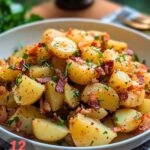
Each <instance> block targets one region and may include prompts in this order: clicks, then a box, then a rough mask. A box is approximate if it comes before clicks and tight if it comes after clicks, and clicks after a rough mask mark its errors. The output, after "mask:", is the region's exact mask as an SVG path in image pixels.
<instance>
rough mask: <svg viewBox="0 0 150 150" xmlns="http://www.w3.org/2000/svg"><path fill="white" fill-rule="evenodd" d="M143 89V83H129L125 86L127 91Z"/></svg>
mask: <svg viewBox="0 0 150 150" xmlns="http://www.w3.org/2000/svg"><path fill="white" fill-rule="evenodd" d="M143 89H144V85H131V86H130V87H128V88H127V90H128V91H140V90H143Z"/></svg>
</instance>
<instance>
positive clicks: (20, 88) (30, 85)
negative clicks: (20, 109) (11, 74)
mask: <svg viewBox="0 0 150 150" xmlns="http://www.w3.org/2000/svg"><path fill="white" fill-rule="evenodd" d="M18 81H19V82H20V84H19V85H17V86H15V87H14V88H13V92H14V98H15V101H16V103H17V104H19V105H31V104H33V103H35V102H36V101H37V100H38V99H39V98H40V97H41V96H42V94H43V92H44V91H45V87H44V85H41V84H40V83H38V82H36V81H34V80H33V79H31V78H29V77H27V76H26V75H23V76H21V77H18Z"/></svg>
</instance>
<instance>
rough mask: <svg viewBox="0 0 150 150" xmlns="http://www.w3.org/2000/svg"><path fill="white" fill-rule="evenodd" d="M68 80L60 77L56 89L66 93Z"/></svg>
mask: <svg viewBox="0 0 150 150" xmlns="http://www.w3.org/2000/svg"><path fill="white" fill-rule="evenodd" d="M65 83H66V81H65V80H64V79H59V80H58V81H57V83H56V87H55V91H56V92H58V93H64V86H65Z"/></svg>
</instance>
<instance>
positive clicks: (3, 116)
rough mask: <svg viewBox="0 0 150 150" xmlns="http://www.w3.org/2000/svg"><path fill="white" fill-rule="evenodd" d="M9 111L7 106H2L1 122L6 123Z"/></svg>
mask: <svg viewBox="0 0 150 150" xmlns="http://www.w3.org/2000/svg"><path fill="white" fill-rule="evenodd" d="M7 117H8V113H7V111H6V107H5V106H0V123H4V122H5V121H6V120H7Z"/></svg>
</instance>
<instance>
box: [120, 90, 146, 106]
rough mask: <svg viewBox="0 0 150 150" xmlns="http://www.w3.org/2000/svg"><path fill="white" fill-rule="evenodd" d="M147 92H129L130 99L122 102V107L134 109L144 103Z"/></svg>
mask: <svg viewBox="0 0 150 150" xmlns="http://www.w3.org/2000/svg"><path fill="white" fill-rule="evenodd" d="M144 98H145V90H141V91H133V92H128V98H127V99H126V100H122V101H120V105H122V106H125V107H130V108H134V107H137V106H139V105H141V104H142V103H143V102H144Z"/></svg>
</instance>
